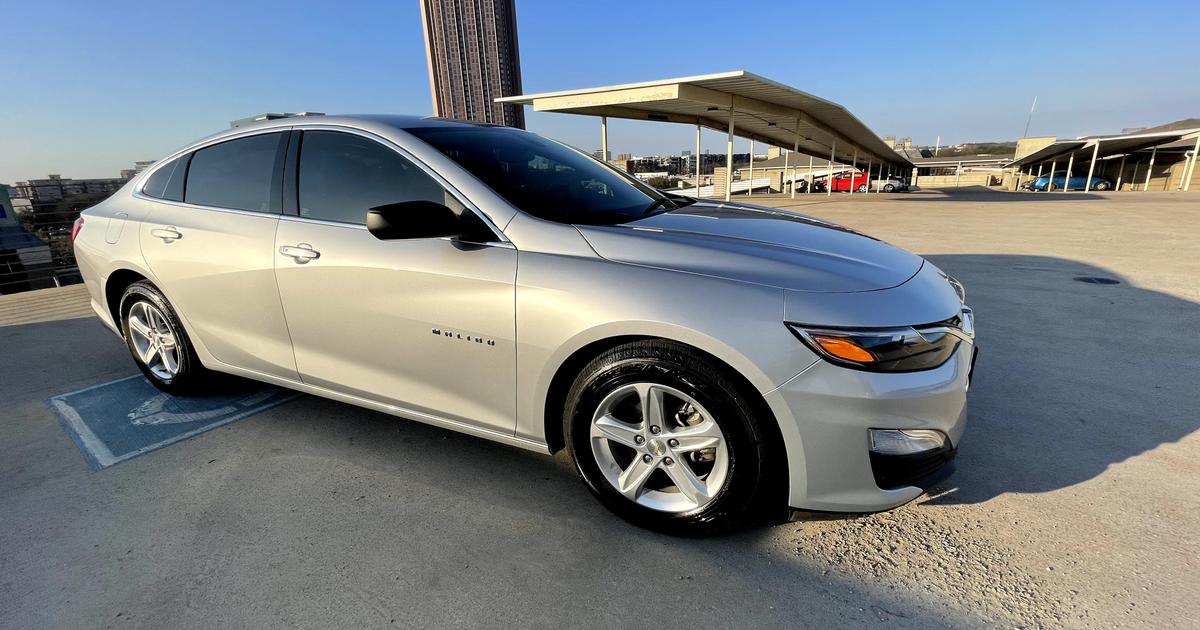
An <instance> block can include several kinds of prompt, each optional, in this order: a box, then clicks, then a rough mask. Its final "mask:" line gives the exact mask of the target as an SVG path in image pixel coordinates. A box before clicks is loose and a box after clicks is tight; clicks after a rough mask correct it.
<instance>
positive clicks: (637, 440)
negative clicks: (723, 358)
mask: <svg viewBox="0 0 1200 630" xmlns="http://www.w3.org/2000/svg"><path fill="white" fill-rule="evenodd" d="M744 389H745V388H744V387H743V386H740V385H739V384H738V383H736V382H734V381H733V380H732V379H731V378H729V377H728V376H727V375H726V374H725V373H724V372H723V371H722V370H720V369H718V368H717V367H716V366H714V365H713V364H712V362H711V359H708V358H707V357H705V356H703V355H701V354H700V353H698V352H696V351H694V350H692V349H690V348H687V347H686V346H682V345H679V344H676V343H672V342H667V341H660V340H652V341H638V342H633V343H628V344H625V345H622V346H619V347H617V348H614V349H612V350H610V351H608V352H606V353H604V354H603V355H601V356H600V357H598V358H596V359H595V360H593V361H592V362H591V363H589V364H588V365H587V366H586V367H585V368H584V369H583V371H582V372H581V373H580V374H579V376H578V377H577V378H576V380H575V383H574V386H573V387H572V388H571V391H570V393H569V394H568V396H567V402H566V406H565V409H564V418H563V421H564V425H565V426H564V430H565V433H566V436H567V447H568V449H569V451H570V454H571V458H572V459H573V460H574V462H575V467H576V469H577V470H578V472H579V475H580V477H582V478H583V481H584V483H585V484H586V485H587V487H588V489H589V490H591V492H592V493H593V494H594V495H595V496H596V497H597V498H598V499H599V500H600V502H601V503H603V504H604V505H605V506H606V507H608V508H609V509H610V510H612V511H613V512H615V513H616V514H618V515H619V516H621V517H623V518H625V519H626V520H628V521H630V522H632V523H634V524H636V525H640V526H642V527H647V528H649V529H654V530H657V531H661V532H665V533H669V534H677V535H701V534H709V533H714V532H718V531H723V530H727V529H730V528H732V527H735V526H737V525H738V524H740V523H742V522H744V521H745V520H746V519H747V518H749V517H750V516H751V515H753V514H754V513H755V510H754V509H753V508H754V507H756V506H757V505H759V504H760V503H761V502H762V497H763V496H765V495H766V494H768V493H767V492H765V489H766V488H767V486H768V483H767V481H768V480H767V479H766V476H767V473H766V471H767V469H768V468H767V464H768V461H769V460H770V459H771V456H770V455H769V454H768V453H769V447H768V442H769V440H767V439H765V433H764V430H763V427H762V425H761V424H760V419H759V418H758V417H757V414H756V413H755V405H754V404H753V402H752V400H751V398H749V396H750V395H752V393H751V392H749V391H744ZM763 421H764V422H765V421H767V420H765V419H764V420H763Z"/></svg>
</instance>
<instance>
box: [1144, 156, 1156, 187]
mask: <svg viewBox="0 0 1200 630" xmlns="http://www.w3.org/2000/svg"><path fill="white" fill-rule="evenodd" d="M1157 155H1158V147H1154V148H1153V149H1151V150H1150V165H1149V166H1147V167H1146V185H1144V186H1142V192H1146V191H1147V190H1150V175H1151V174H1152V173H1153V172H1154V158H1155V157H1156V156H1157Z"/></svg>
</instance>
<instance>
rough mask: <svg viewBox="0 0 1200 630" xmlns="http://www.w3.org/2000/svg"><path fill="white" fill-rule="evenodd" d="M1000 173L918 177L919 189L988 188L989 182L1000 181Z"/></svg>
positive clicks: (917, 184)
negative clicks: (956, 186)
mask: <svg viewBox="0 0 1200 630" xmlns="http://www.w3.org/2000/svg"><path fill="white" fill-rule="evenodd" d="M999 175H1000V174H999V173H980V172H969V173H963V174H961V175H959V176H957V177H956V176H955V175H918V176H917V181H916V186H917V187H918V188H954V186H955V185H956V182H957V185H958V186H987V185H989V182H993V181H996V180H998V178H999Z"/></svg>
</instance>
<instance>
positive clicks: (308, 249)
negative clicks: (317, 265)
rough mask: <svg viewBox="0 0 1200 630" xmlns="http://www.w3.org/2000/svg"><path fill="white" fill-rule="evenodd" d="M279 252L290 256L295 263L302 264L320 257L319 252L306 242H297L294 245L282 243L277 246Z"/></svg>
mask: <svg viewBox="0 0 1200 630" xmlns="http://www.w3.org/2000/svg"><path fill="white" fill-rule="evenodd" d="M279 253H280V254H283V255H284V256H290V257H291V258H292V260H294V261H296V264H297V265H303V264H304V263H306V262H308V261H310V260H316V259H317V258H320V257H321V252H319V251H317V250H315V249H313V248H312V245H309V244H308V243H297V244H296V245H284V246H283V247H280V248H279Z"/></svg>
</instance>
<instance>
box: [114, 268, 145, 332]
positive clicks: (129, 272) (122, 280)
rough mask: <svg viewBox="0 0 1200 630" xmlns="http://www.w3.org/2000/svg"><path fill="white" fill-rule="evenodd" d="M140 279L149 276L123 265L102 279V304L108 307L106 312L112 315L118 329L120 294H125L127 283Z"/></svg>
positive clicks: (119, 325) (119, 326)
mask: <svg viewBox="0 0 1200 630" xmlns="http://www.w3.org/2000/svg"><path fill="white" fill-rule="evenodd" d="M142 280H149V278H147V277H146V276H145V275H144V274H142V273H141V272H138V271H135V270H133V269H129V268H124V267H123V268H120V269H117V270H115V271H113V272H112V273H110V274H108V278H107V279H105V281H104V305H105V307H106V308H108V314H109V315H111V316H112V320H113V322H114V323H115V324H116V325H117V329H118V330H119V329H120V328H121V324H120V322H121V313H120V309H121V296H122V295H124V294H125V289H128V288H129V285H131V284H133V283H135V282H140V281H142Z"/></svg>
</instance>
